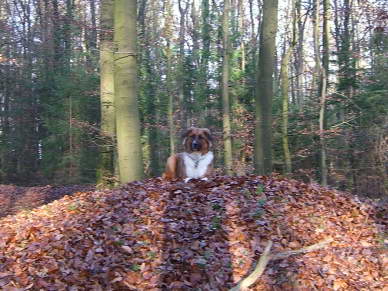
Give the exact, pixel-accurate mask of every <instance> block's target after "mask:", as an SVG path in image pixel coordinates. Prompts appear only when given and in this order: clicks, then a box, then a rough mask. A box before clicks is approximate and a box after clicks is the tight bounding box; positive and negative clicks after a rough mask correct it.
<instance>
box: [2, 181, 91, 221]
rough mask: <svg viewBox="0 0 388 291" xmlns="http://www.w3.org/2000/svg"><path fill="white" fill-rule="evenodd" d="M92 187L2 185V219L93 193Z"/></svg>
mask: <svg viewBox="0 0 388 291" xmlns="http://www.w3.org/2000/svg"><path fill="white" fill-rule="evenodd" d="M93 189H94V187H93V186H90V185H70V186H69V185H68V186H51V185H47V186H42V187H39V186H37V187H20V186H14V185H0V218H1V217H4V216H6V215H10V214H15V213H16V212H18V211H22V210H31V209H33V208H36V207H39V206H41V205H44V204H47V203H50V202H52V201H54V200H56V199H59V198H62V197H63V196H65V195H70V194H73V193H76V192H85V191H91V190H93Z"/></svg>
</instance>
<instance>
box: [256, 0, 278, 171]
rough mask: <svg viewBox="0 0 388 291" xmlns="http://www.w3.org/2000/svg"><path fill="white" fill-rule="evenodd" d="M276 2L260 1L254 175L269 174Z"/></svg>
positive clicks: (270, 163) (272, 0)
mask: <svg viewBox="0 0 388 291" xmlns="http://www.w3.org/2000/svg"><path fill="white" fill-rule="evenodd" d="M277 9H278V1H277V0H264V5H263V22H262V25H261V35H260V52H259V61H258V68H257V82H256V110H255V111H256V116H255V152H254V154H255V156H254V165H255V171H256V173H257V174H259V175H263V174H270V173H271V172H272V99H273V82H274V79H273V72H274V63H275V50H276V47H275V43H276V32H277V22H278V21H277V16H278V13H277V12H278V11H277Z"/></svg>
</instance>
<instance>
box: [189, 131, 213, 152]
mask: <svg viewBox="0 0 388 291" xmlns="http://www.w3.org/2000/svg"><path fill="white" fill-rule="evenodd" d="M182 137H183V145H184V147H185V151H186V152H188V153H192V152H198V153H202V154H206V153H207V152H208V151H209V149H210V147H211V146H212V142H213V137H212V135H211V133H210V130H209V129H207V128H196V127H191V128H189V129H188V130H187V131H186V132H185V133H184V134H183V136H182Z"/></svg>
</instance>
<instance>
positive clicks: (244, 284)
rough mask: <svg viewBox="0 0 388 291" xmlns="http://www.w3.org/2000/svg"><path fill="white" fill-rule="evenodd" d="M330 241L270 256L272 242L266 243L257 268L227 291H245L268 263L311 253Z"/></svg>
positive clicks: (326, 240)
mask: <svg viewBox="0 0 388 291" xmlns="http://www.w3.org/2000/svg"><path fill="white" fill-rule="evenodd" d="M332 241H333V239H332V238H328V239H325V240H323V241H321V242H319V243H316V244H313V245H311V246H308V247H305V248H301V249H299V250H292V251H285V252H282V253H278V254H270V250H271V247H272V241H268V243H267V246H266V247H265V250H264V252H263V254H262V255H261V256H260V259H259V262H258V263H257V266H256V268H255V269H254V271H253V272H252V273H251V274H250V275H249V276H248V277H246V278H245V279H243V280H241V281H240V282H239V283H238V284H237V285H236V286H235V287H233V288H231V289H229V291H242V290H247V289H248V288H249V287H250V286H251V285H253V284H254V283H255V282H256V281H257V280H258V279H259V278H260V276H261V275H262V274H263V273H264V271H265V268H266V267H267V265H268V263H269V261H271V260H279V259H284V258H288V257H290V256H293V255H298V254H302V253H308V252H313V251H316V250H319V249H322V248H324V247H326V245H327V244H329V243H331V242H332Z"/></svg>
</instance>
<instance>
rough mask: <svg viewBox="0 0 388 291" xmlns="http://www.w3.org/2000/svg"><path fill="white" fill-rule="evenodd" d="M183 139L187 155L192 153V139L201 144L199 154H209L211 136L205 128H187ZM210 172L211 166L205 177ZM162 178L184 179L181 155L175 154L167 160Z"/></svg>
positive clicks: (184, 173)
mask: <svg viewBox="0 0 388 291" xmlns="http://www.w3.org/2000/svg"><path fill="white" fill-rule="evenodd" d="M182 137H183V138H184V144H183V145H184V147H185V151H186V152H187V153H192V152H193V149H192V148H191V144H192V142H193V140H194V139H197V141H198V142H199V143H200V144H201V150H200V152H201V154H202V155H205V154H207V153H208V152H209V149H210V147H211V145H212V140H213V138H212V136H211V134H210V131H209V129H207V128H195V127H192V128H189V129H188V130H187V131H186V132H185V133H184V134H183V136H182ZM211 171H212V166H209V167H208V169H207V171H206V176H209V175H210V174H211ZM163 178H165V179H167V180H173V179H184V178H186V169H185V165H184V160H183V155H182V153H177V154H174V155H172V156H170V157H169V158H168V159H167V163H166V170H165V172H164V174H163Z"/></svg>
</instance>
